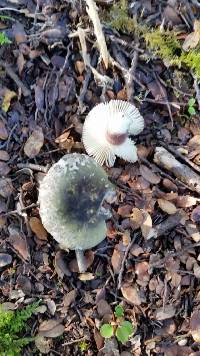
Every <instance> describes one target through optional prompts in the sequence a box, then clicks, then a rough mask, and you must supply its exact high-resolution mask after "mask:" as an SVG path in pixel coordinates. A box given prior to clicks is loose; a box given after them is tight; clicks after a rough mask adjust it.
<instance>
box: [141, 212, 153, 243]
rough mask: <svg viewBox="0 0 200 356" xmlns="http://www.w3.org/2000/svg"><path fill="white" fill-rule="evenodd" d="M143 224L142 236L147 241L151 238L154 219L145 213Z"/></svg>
mask: <svg viewBox="0 0 200 356" xmlns="http://www.w3.org/2000/svg"><path fill="white" fill-rule="evenodd" d="M142 213H143V217H144V220H143V223H142V225H141V231H142V236H143V237H144V238H145V239H146V238H148V236H149V233H150V231H151V228H152V219H151V215H150V214H149V213H148V212H147V211H143V212H142Z"/></svg>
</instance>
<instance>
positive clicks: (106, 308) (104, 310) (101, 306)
mask: <svg viewBox="0 0 200 356" xmlns="http://www.w3.org/2000/svg"><path fill="white" fill-rule="evenodd" d="M97 311H98V314H99V316H100V318H103V317H104V315H107V314H110V315H112V309H111V306H110V305H109V304H108V302H106V300H104V299H100V301H99V302H98V303H97Z"/></svg>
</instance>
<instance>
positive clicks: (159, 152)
mask: <svg viewBox="0 0 200 356" xmlns="http://www.w3.org/2000/svg"><path fill="white" fill-rule="evenodd" d="M154 162H155V163H156V164H158V165H159V166H161V167H162V168H164V169H166V170H167V171H168V172H171V173H173V174H174V175H175V177H176V178H178V179H179V180H180V181H181V182H183V183H184V184H186V185H187V186H188V188H189V189H191V190H192V191H194V192H197V193H199V194H200V176H199V175H198V174H197V173H195V172H194V171H193V170H192V169H191V168H189V167H188V166H186V165H185V164H182V163H180V162H179V161H178V160H177V159H176V158H175V157H174V156H173V155H172V154H171V153H169V152H168V151H167V150H166V149H165V148H163V147H156V152H155V155H154Z"/></svg>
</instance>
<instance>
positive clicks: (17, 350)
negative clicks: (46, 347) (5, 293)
mask: <svg viewBox="0 0 200 356" xmlns="http://www.w3.org/2000/svg"><path fill="white" fill-rule="evenodd" d="M38 305H39V303H38V302H36V303H33V304H31V305H28V306H27V307H26V308H24V309H22V310H20V311H11V310H8V311H5V310H4V309H3V308H2V306H1V305H0V355H1V356H19V355H21V351H22V349H23V347H24V346H26V345H28V344H29V343H30V342H31V341H33V338H32V337H23V336H20V333H22V332H23V331H24V330H26V326H27V325H26V321H27V320H28V319H29V318H30V317H31V316H32V314H33V312H34V311H35V309H36V308H37V307H38Z"/></svg>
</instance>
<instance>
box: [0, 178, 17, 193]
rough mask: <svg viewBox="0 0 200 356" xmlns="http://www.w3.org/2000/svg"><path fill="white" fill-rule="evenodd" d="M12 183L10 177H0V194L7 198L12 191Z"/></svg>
mask: <svg viewBox="0 0 200 356" xmlns="http://www.w3.org/2000/svg"><path fill="white" fill-rule="evenodd" d="M13 190H14V188H13V185H12V181H11V179H10V178H0V196H2V197H3V198H9V197H10V196H11V194H12V193H13Z"/></svg>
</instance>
